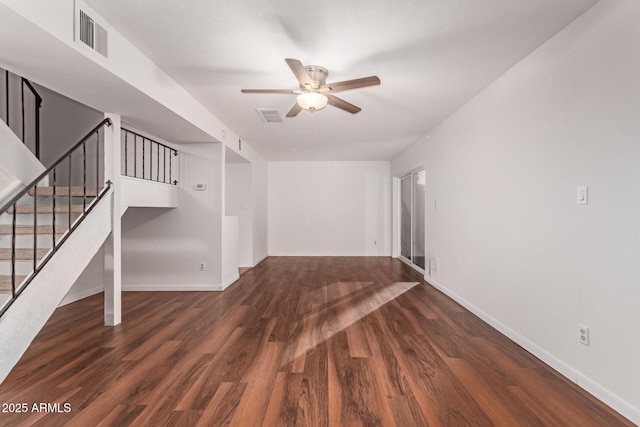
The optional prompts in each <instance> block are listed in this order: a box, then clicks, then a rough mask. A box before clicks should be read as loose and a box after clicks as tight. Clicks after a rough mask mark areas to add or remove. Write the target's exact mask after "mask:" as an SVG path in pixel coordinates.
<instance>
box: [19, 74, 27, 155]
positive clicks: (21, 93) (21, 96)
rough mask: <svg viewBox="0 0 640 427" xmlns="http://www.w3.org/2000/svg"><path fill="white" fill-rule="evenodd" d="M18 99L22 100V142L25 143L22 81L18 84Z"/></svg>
mask: <svg viewBox="0 0 640 427" xmlns="http://www.w3.org/2000/svg"><path fill="white" fill-rule="evenodd" d="M20 100H21V102H22V107H21V108H22V142H23V143H24V144H25V145H26V144H27V141H25V139H24V83H22V84H21V85H20Z"/></svg>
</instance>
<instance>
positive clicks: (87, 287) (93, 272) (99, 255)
mask: <svg viewBox="0 0 640 427" xmlns="http://www.w3.org/2000/svg"><path fill="white" fill-rule="evenodd" d="M51 262H55V261H51ZM103 291H104V245H103V246H102V247H101V248H100V249H99V250H98V252H96V254H95V255H94V256H93V258H92V259H91V261H90V262H89V264H88V265H87V267H86V268H85V269H84V271H83V272H82V274H81V275H80V277H78V280H76V282H75V283H74V284H73V286H72V287H71V289H69V292H67V295H66V296H65V297H64V299H63V300H62V302H61V303H60V306H63V305H67V304H71V303H72V302H75V301H79V300H81V299H83V298H87V297H89V296H91V295H95V294H99V293H101V292H103Z"/></svg>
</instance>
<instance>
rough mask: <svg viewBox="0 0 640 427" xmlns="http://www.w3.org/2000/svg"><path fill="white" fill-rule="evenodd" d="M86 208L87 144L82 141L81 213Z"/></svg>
mask: <svg viewBox="0 0 640 427" xmlns="http://www.w3.org/2000/svg"><path fill="white" fill-rule="evenodd" d="M86 209H87V146H86V144H85V143H84V142H83V143H82V213H83V214H84V213H85V211H86Z"/></svg>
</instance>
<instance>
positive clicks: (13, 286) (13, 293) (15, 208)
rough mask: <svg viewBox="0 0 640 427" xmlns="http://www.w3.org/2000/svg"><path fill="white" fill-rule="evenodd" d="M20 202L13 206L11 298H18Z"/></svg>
mask: <svg viewBox="0 0 640 427" xmlns="http://www.w3.org/2000/svg"><path fill="white" fill-rule="evenodd" d="M17 212H18V202H15V203H14V204H13V220H12V223H11V296H12V297H13V298H15V297H16V221H17Z"/></svg>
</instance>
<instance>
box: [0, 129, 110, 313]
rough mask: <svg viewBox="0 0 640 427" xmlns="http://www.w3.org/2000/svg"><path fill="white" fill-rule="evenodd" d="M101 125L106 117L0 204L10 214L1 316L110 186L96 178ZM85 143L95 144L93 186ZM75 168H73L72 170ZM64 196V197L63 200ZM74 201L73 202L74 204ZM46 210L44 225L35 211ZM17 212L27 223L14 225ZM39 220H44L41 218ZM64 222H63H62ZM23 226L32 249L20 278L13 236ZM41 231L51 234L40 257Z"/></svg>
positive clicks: (0, 213) (20, 252)
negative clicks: (76, 165)
mask: <svg viewBox="0 0 640 427" xmlns="http://www.w3.org/2000/svg"><path fill="white" fill-rule="evenodd" d="M105 126H111V120H110V119H104V120H103V121H101V122H100V123H99V124H98V125H97V126H95V127H94V128H93V129H91V131H89V133H87V134H86V135H85V136H84V137H83V138H82V139H81V140H80V141H78V142H77V143H76V144H75V145H74V146H73V147H71V148H70V149H69V150H68V151H67V152H66V153H64V154H63V155H62V156H61V157H60V158H59V159H58V160H57V161H56V162H55V163H53V164H52V165H51V166H49V167H48V168H47V169H46V170H45V171H44V172H42V173H41V174H40V175H39V176H38V177H37V178H35V179H34V180H33V181H32V182H31V183H30V184H29V185H27V186H26V187H25V188H24V189H23V190H22V191H20V192H19V193H18V194H16V195H15V196H14V197H12V198H11V200H9V201H8V202H6V203H5V204H4V205H2V207H0V216H3V215H5V214H9V215H10V217H11V225H10V228H11V231H10V236H11V261H10V262H11V277H10V286H11V296H10V299H9V300H8V301H7V302H6V303H5V304H4V305H3V306H2V307H1V308H0V316H2V315H3V314H4V313H5V311H6V310H7V309H8V308H9V307H10V306H11V304H12V303H13V302H14V301H15V300H16V298H18V296H20V294H21V293H22V292H23V291H24V290H25V289H26V287H27V286H28V285H29V283H31V281H32V280H33V279H34V277H35V276H36V275H37V274H38V273H39V272H40V271H41V270H42V268H43V267H44V266H45V264H46V263H47V261H49V259H51V257H52V256H53V255H54V254H55V252H56V251H57V250H58V249H59V248H60V247H61V246H62V244H63V243H64V242H65V241H66V240H67V239H68V238H69V236H70V235H71V233H73V232H74V231H75V230H76V229H77V227H78V226H79V225H80V224H81V223H82V221H84V219H85V218H86V217H87V215H88V214H89V213H90V212H91V211H92V210H93V208H94V207H95V206H96V204H97V203H98V202H99V201H100V199H102V197H103V196H104V195H105V194H106V193H107V191H108V190H109V188H110V187H111V182H110V181H107V182H106V183H102V180H101V179H100V176H101V172H102V176H104V166H103V167H102V170H101V168H100V165H101V163H100V147H99V145H100V131H101V130H102V129H103V128H104V127H105ZM87 145H94V146H95V155H96V159H95V165H96V170H95V171H94V172H95V185H92V184H91V183H89V182H88V180H89V177H88V165H89V162H88V161H87ZM74 157H75V158H76V161H78V160H80V159H79V158H80V157H81V160H80V161H81V169H82V176H81V177H80V176H74V168H73V167H72V166H73V163H72V160H73V159H74ZM91 160H93V159H91ZM77 170H78V169H77V168H76V169H75V171H77ZM65 172H66V173H65ZM61 173H62V174H64V175H66V177H65V178H66V179H60V178H61V177H59V175H60V174H61ZM77 173H78V172H76V174H77ZM47 178H48V179H49V186H41V185H40V184H41V183H42V182H43V181H46V179H47ZM80 180H81V184H80ZM42 196H50V197H51V198H50V202H51V203H47V204H41V203H39V201H38V197H42ZM87 197H93V201H90V202H89V203H87ZM65 198H66V199H67V200H64V199H65ZM79 198H82V203H80V201H79V200H77V199H79ZM58 199H63V202H62V203H59V202H58ZM74 200H75V201H76V203H74ZM25 202H26V203H25ZM49 213H50V214H51V218H50V219H48V220H47V221H46V223H45V224H43V223H40V224H39V220H38V214H49ZM18 214H27V215H30V214H32V215H33V218H32V219H31V224H27V225H25V224H18ZM65 214H67V215H65ZM72 214H74V215H78V216H77V218H75V219H74V218H73V217H74V215H72ZM42 221H43V222H44V220H42ZM64 222H66V224H64ZM31 226H32V227H33V231H31V230H30V229H31ZM24 227H28V230H29V233H28V234H31V235H32V237H33V243H32V248H28V249H27V251H30V249H33V253H32V254H29V255H32V256H33V270H32V271H31V272H30V273H29V274H28V275H27V276H26V277H25V278H21V277H19V276H18V274H16V263H17V261H18V258H19V255H20V256H21V257H24V256H25V255H24V252H25V250H24V249H18V248H17V247H16V239H17V236H19V235H24V234H25V233H23V232H21V230H22V231H24ZM49 231H50V233H49ZM28 234H27V235H28ZM43 234H44V235H48V234H51V237H52V245H51V249H47V250H46V254H45V255H44V257H42V252H43V251H44V250H45V249H39V248H38V237H39V236H42V235H43ZM38 258H41V260H40V261H38ZM23 259H24V258H23Z"/></svg>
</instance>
